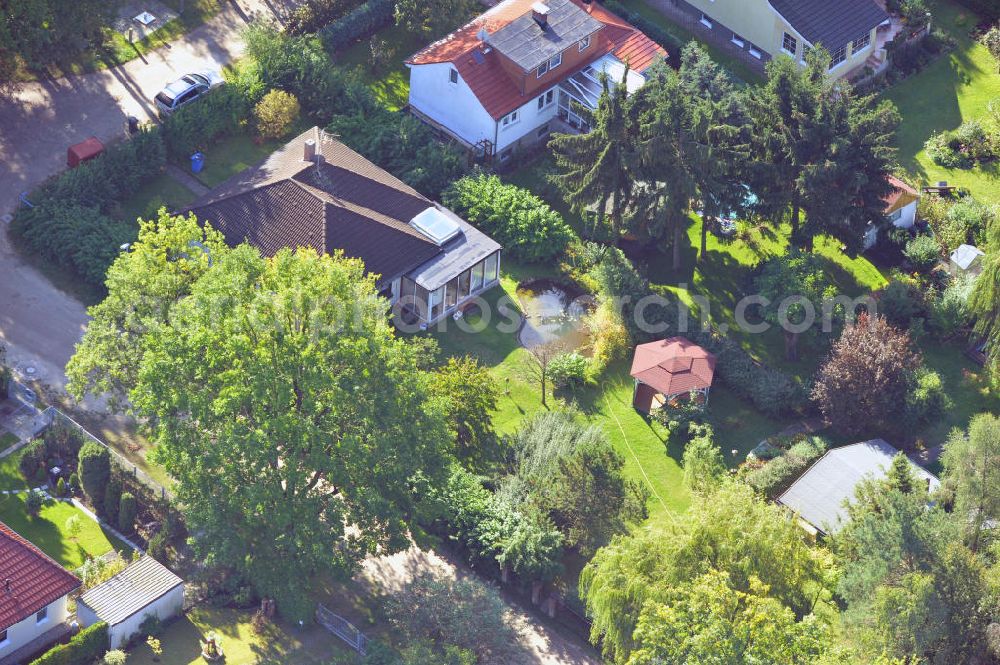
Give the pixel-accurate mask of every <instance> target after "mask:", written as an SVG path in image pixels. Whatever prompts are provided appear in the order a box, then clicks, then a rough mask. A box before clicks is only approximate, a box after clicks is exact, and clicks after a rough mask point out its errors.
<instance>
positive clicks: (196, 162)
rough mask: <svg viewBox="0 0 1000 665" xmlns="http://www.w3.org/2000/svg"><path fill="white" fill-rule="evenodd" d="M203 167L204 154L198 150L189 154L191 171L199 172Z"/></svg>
mask: <svg viewBox="0 0 1000 665" xmlns="http://www.w3.org/2000/svg"><path fill="white" fill-rule="evenodd" d="M203 168H205V155H203V154H201V153H200V152H196V153H194V154H193V155H191V173H201V170H202V169H203Z"/></svg>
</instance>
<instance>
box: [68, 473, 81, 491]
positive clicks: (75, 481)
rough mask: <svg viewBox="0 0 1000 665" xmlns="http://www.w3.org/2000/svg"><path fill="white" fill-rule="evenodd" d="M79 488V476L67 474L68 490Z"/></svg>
mask: <svg viewBox="0 0 1000 665" xmlns="http://www.w3.org/2000/svg"><path fill="white" fill-rule="evenodd" d="M79 487H80V476H78V475H76V473H71V474H69V488H70V489H71V490H75V489H79Z"/></svg>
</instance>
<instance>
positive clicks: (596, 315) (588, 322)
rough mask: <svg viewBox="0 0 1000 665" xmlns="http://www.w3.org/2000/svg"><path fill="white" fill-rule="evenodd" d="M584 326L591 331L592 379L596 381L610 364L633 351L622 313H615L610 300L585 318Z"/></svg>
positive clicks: (602, 303)
mask: <svg viewBox="0 0 1000 665" xmlns="http://www.w3.org/2000/svg"><path fill="white" fill-rule="evenodd" d="M583 324H584V325H585V326H586V327H587V330H588V331H590V347H591V350H592V352H593V355H592V356H591V359H590V368H589V369H590V377H591V378H593V379H596V378H597V377H598V376H600V375H601V373H603V372H604V370H605V369H606V368H607V366H608V365H609V364H610V363H612V362H613V361H615V360H620V359H621V358H624V357H626V356H627V355H628V353H629V352H630V351H631V350H632V345H631V343H630V339H629V331H628V328H627V327H626V326H625V324H624V322H623V321H622V316H621V313H620V312H616V311H615V308H614V305H613V303H612V302H611V301H610V300H605V301H602V302H601V304H600V305H598V306H597V307H596V308H595V309H594V311H593V312H591V313H590V314H588V315H587V316H586V317H585V318H584V320H583Z"/></svg>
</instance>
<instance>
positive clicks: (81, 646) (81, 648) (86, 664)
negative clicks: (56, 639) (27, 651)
mask: <svg viewBox="0 0 1000 665" xmlns="http://www.w3.org/2000/svg"><path fill="white" fill-rule="evenodd" d="M107 650H108V625H107V624H106V623H104V622H99V623H95V624H94V625H93V626H88V627H87V628H84V629H83V630H81V631H80V632H79V633H77V634H76V635H74V636H73V639H71V640H70V641H69V642H68V643H66V644H59V645H57V646H54V647H52V648H51V649H49V650H48V651H46V652H45V653H44V654H43V655H42V657H41V658H37V659H35V660H34V661H32V662H31V665H93V663H94V662H96V661H97V659H98V658H100V657H101V656H103V655H104V652H105V651H107Z"/></svg>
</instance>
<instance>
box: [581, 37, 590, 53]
mask: <svg viewBox="0 0 1000 665" xmlns="http://www.w3.org/2000/svg"><path fill="white" fill-rule="evenodd" d="M589 46H590V35H587V36H586V37H584V38H583V39H581V40H580V50H581V51H586V50H587V47H589Z"/></svg>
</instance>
